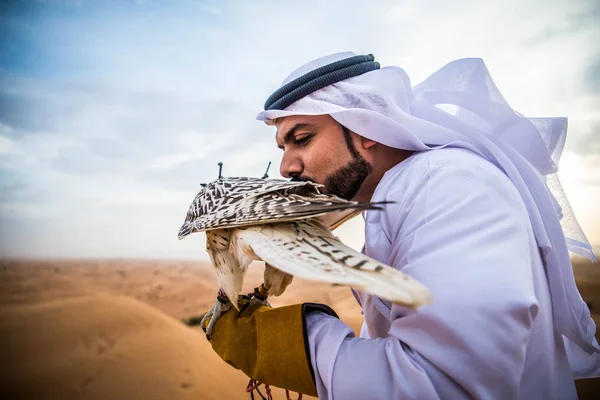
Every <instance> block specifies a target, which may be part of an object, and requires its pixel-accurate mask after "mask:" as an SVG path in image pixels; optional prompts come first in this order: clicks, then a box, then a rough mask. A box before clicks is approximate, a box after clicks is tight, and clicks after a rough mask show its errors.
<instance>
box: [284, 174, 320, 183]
mask: <svg viewBox="0 0 600 400" xmlns="http://www.w3.org/2000/svg"><path fill="white" fill-rule="evenodd" d="M290 181H292V182H314V181H315V180H314V179H312V178H311V177H310V176H306V175H297V176H293V177H292V178H291V179H290Z"/></svg>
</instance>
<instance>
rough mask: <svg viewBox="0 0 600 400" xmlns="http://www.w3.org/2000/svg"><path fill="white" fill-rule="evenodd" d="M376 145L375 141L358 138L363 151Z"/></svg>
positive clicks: (362, 137)
mask: <svg viewBox="0 0 600 400" xmlns="http://www.w3.org/2000/svg"><path fill="white" fill-rule="evenodd" d="M376 144H377V142H376V141H374V140H371V139H367V138H366V137H364V136H360V145H361V147H362V148H363V149H365V150H368V149H370V148H371V147H373V146H375V145H376Z"/></svg>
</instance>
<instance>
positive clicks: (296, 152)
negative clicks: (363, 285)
mask: <svg viewBox="0 0 600 400" xmlns="http://www.w3.org/2000/svg"><path fill="white" fill-rule="evenodd" d="M258 119H259V120H262V121H265V122H266V123H267V124H269V125H274V126H275V127H276V128H277V133H276V141H277V144H278V146H279V147H280V148H281V149H282V150H283V152H284V153H283V160H282V163H281V174H282V175H283V176H286V177H290V178H292V179H300V180H304V179H309V180H313V181H315V182H317V183H322V184H324V185H325V188H326V190H327V191H329V192H330V193H333V194H336V195H338V196H341V197H344V198H346V199H355V200H362V201H369V200H371V201H383V200H386V201H390V202H393V203H391V204H389V205H387V206H386V208H385V210H383V211H369V212H367V213H366V216H365V223H366V228H365V247H364V252H365V253H366V254H367V255H369V256H370V257H373V258H375V259H377V260H379V261H381V262H384V263H386V264H388V265H391V266H394V267H395V268H398V269H400V270H402V271H403V272H405V273H408V274H410V275H412V276H414V277H415V278H416V279H418V280H419V281H421V282H422V283H423V284H425V286H427V287H428V288H429V289H430V290H431V292H432V295H433V304H431V305H430V306H426V307H423V308H421V309H418V310H411V309H406V308H403V307H400V306H397V305H392V304H389V303H387V302H385V301H382V300H381V299H378V298H376V297H373V296H371V295H369V294H368V293H359V292H355V293H354V294H355V297H356V298H357V300H358V301H359V303H360V304H361V306H362V309H363V313H364V324H363V328H362V331H361V337H360V338H356V337H354V334H353V332H352V331H351V329H350V328H349V327H348V326H346V325H345V324H344V323H342V322H341V321H340V320H339V319H338V318H337V317H336V315H335V313H334V312H333V310H330V309H328V308H327V307H323V306H319V305H306V304H305V305H297V306H290V307H281V308H276V309H269V308H267V307H251V308H249V309H246V310H244V311H242V313H240V315H239V316H238V315H237V314H236V313H235V312H228V313H226V314H225V315H224V316H223V317H221V318H222V320H219V321H217V323H216V325H215V328H214V330H213V333H212V344H213V348H214V349H215V350H216V351H217V353H218V354H219V355H220V356H221V357H222V358H223V359H224V360H226V361H227V362H229V363H230V364H232V365H234V366H235V367H238V368H240V369H242V370H243V371H244V372H245V373H246V374H247V375H248V376H250V377H251V378H253V379H256V380H258V381H262V382H265V383H270V384H273V385H276V386H281V387H284V388H288V389H295V390H298V391H300V392H303V393H308V394H312V395H315V394H318V396H319V397H320V398H322V399H404V398H415V399H435V398H450V399H461V398H486V399H487V398H493V399H517V398H519V399H569V398H576V397H577V394H576V391H575V386H574V383H573V378H574V377H575V378H581V377H591V376H599V375H600V356H599V354H600V348H599V347H598V344H597V342H596V340H595V339H594V333H595V325H594V323H593V321H592V320H591V318H590V314H589V310H588V309H587V307H586V305H585V303H584V302H583V301H582V299H581V296H580V295H579V292H578V291H577V288H576V286H575V282H574V277H573V272H572V268H571V264H570V260H569V254H568V249H567V247H568V248H569V249H570V250H573V251H575V252H578V253H579V254H583V255H585V256H588V257H590V258H593V254H592V252H591V247H590V245H589V243H588V242H587V240H586V238H585V236H584V235H583V233H582V232H581V230H580V229H579V225H578V224H577V221H576V220H575V218H574V216H573V213H572V212H571V210H570V208H569V205H568V202H567V201H566V197H565V196H564V193H563V192H562V189H561V187H560V184H559V182H558V180H557V178H556V175H555V173H556V171H557V169H558V167H557V165H558V159H559V157H560V153H561V151H562V147H563V146H564V137H565V134H566V119H564V118H553V119H551V118H539V119H532V118H525V117H523V116H521V115H520V114H518V113H517V112H515V111H514V110H512V109H511V108H510V107H509V106H508V104H507V103H506V101H505V100H504V99H503V98H502V96H501V94H500V92H499V91H498V89H497V88H496V87H495V85H494V84H493V81H492V79H491V77H490V75H489V73H488V71H487V69H486V68H485V65H484V64H483V62H482V61H481V60H479V59H464V60H457V61H455V62H452V63H450V64H448V65H446V66H445V67H443V68H442V69H440V70H439V71H438V72H436V73H435V74H433V75H432V76H431V77H429V78H428V79H427V80H426V81H424V82H423V83H422V84H420V85H417V86H415V87H411V86H410V81H409V79H408V76H407V75H406V74H405V73H404V71H403V70H401V69H400V68H397V67H385V68H380V66H379V64H378V63H377V62H375V61H374V58H373V56H371V55H369V56H356V55H354V54H352V53H339V54H333V55H330V56H326V57H322V58H319V59H317V60H314V61H312V62H310V63H308V64H306V65H304V66H302V67H300V68H299V69H298V70H296V71H295V72H293V73H292V74H291V75H290V76H289V77H288V78H287V79H286V81H285V82H284V84H283V85H282V87H281V88H280V89H279V90H277V91H276V92H275V93H274V94H273V95H272V96H271V97H270V98H269V99H268V100H267V102H266V104H265V111H263V112H262V113H260V114H259V116H258ZM561 224H562V226H561ZM567 245H568V246H567ZM267 336H268V340H267V339H266V338H267ZM299 349H300V350H299Z"/></svg>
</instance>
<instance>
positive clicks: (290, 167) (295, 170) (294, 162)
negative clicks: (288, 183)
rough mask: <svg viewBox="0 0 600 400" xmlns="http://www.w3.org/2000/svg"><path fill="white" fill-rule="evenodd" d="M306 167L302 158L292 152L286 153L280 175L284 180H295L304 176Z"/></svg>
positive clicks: (280, 167)
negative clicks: (295, 177)
mask: <svg viewBox="0 0 600 400" xmlns="http://www.w3.org/2000/svg"><path fill="white" fill-rule="evenodd" d="M303 170H304V167H303V165H302V161H301V160H300V158H298V157H296V156H294V154H293V153H292V152H287V151H286V152H284V153H283V158H282V159H281V165H280V166H279V173H280V174H281V176H283V177H284V178H293V177H294V176H298V175H301V174H302V171H303Z"/></svg>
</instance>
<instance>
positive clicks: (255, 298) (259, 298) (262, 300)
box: [249, 283, 271, 307]
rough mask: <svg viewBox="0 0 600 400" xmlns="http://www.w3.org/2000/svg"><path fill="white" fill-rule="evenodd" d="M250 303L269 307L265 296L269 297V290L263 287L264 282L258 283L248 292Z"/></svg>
mask: <svg viewBox="0 0 600 400" xmlns="http://www.w3.org/2000/svg"><path fill="white" fill-rule="evenodd" d="M250 295H251V297H250V301H249V303H250V305H249V307H251V306H254V305H257V304H260V305H263V306H267V307H271V304H269V302H268V301H267V297H269V292H268V291H267V290H266V289H265V284H264V283H263V284H262V285H260V286H259V287H257V288H255V289H254V293H251V294H250Z"/></svg>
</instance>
